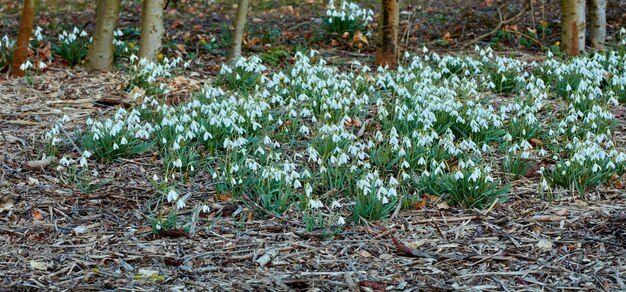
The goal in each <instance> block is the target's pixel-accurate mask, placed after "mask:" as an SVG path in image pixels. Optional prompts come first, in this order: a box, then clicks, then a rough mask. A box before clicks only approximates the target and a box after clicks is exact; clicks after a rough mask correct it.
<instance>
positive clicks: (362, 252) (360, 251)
mask: <svg viewBox="0 0 626 292" xmlns="http://www.w3.org/2000/svg"><path fill="white" fill-rule="evenodd" d="M356 253H358V254H359V255H360V256H362V257H364V258H369V257H372V254H371V253H369V252H367V251H366V250H364V249H360V250H359V251H357V252H356Z"/></svg>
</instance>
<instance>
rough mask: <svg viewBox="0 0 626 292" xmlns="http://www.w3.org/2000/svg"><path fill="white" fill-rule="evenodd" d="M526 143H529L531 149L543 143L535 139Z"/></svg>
mask: <svg viewBox="0 0 626 292" xmlns="http://www.w3.org/2000/svg"><path fill="white" fill-rule="evenodd" d="M528 143H530V145H532V146H533V147H537V146H541V145H543V142H541V140H539V139H537V138H530V140H528Z"/></svg>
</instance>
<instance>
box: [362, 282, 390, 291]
mask: <svg viewBox="0 0 626 292" xmlns="http://www.w3.org/2000/svg"><path fill="white" fill-rule="evenodd" d="M359 286H360V287H367V288H371V289H372V290H374V291H381V292H384V291H385V284H383V283H381V282H376V281H370V280H363V281H360V282H359Z"/></svg>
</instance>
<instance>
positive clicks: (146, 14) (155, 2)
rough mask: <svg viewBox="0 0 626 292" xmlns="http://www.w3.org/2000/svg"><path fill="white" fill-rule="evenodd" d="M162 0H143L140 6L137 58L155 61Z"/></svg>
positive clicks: (161, 32)
mask: <svg viewBox="0 0 626 292" xmlns="http://www.w3.org/2000/svg"><path fill="white" fill-rule="evenodd" d="M164 5H165V1H164V0H143V4H142V6H141V35H140V40H139V58H145V59H148V60H150V61H155V60H156V57H157V54H158V53H159V51H160V50H161V38H162V37H163V32H164V31H165V28H164V27H163V6H164Z"/></svg>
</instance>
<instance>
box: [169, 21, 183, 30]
mask: <svg viewBox="0 0 626 292" xmlns="http://www.w3.org/2000/svg"><path fill="white" fill-rule="evenodd" d="M182 26H183V21H182V20H180V19H177V20H175V21H174V22H172V24H171V25H170V28H172V29H177V28H179V27H182Z"/></svg>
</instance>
